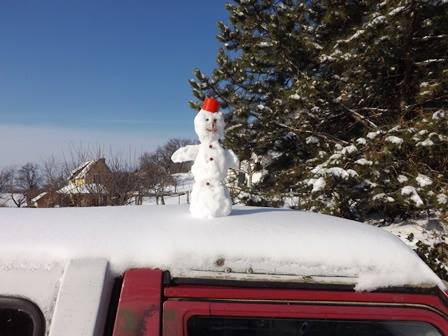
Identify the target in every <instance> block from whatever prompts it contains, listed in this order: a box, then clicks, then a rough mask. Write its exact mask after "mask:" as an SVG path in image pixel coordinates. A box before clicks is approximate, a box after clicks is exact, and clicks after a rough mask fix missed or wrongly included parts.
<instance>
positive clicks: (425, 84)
mask: <svg viewBox="0 0 448 336" xmlns="http://www.w3.org/2000/svg"><path fill="white" fill-rule="evenodd" d="M227 9H228V12H229V22H230V23H229V25H226V24H225V23H223V22H220V23H219V24H218V28H219V35H218V39H219V40H220V41H221V42H222V43H223V47H222V48H221V49H220V50H219V51H218V56H217V66H216V69H215V70H214V71H213V73H212V74H210V76H206V75H205V74H203V73H202V72H201V71H200V70H196V71H195V79H193V80H191V81H190V83H191V85H192V88H193V94H194V96H195V97H196V98H197V99H198V101H195V102H191V105H192V107H193V108H198V107H199V106H200V101H201V100H203V98H204V97H205V96H206V95H213V96H216V97H218V98H219V99H220V100H221V101H222V102H223V103H224V106H223V107H224V108H226V109H227V112H228V114H227V117H228V128H227V132H226V144H227V145H228V146H229V147H231V148H232V149H233V150H235V151H236V152H237V153H238V155H239V157H240V158H241V159H242V160H243V161H242V170H243V171H244V172H245V176H240V177H239V179H238V181H239V191H240V194H239V196H240V198H241V199H242V200H243V201H245V202H246V203H248V204H262V205H280V204H282V203H283V200H284V199H285V198H290V199H293V200H295V204H294V203H293V204H290V205H292V206H296V207H298V208H305V209H311V210H314V211H320V212H326V213H331V214H336V215H340V216H344V217H348V218H357V219H365V218H366V217H367V216H369V215H371V214H372V213H375V212H377V213H378V212H379V213H380V214H382V215H384V216H386V217H391V218H392V217H394V216H395V215H398V214H403V213H405V214H406V215H412V214H415V213H419V212H421V211H422V209H433V208H435V209H438V210H439V211H446V203H447V202H446V201H444V200H445V199H446V195H447V185H448V181H447V168H446V167H447V161H446V158H445V157H444V154H443V153H444V152H445V151H446V150H445V149H446V137H447V136H448V130H447V121H446V114H447V112H446V110H447V108H448V54H447V50H448V3H446V2H445V1H442V0H389V1H383V2H378V1H373V0H372V1H370V0H364V1H342V0H341V1H335V0H322V1H298V0H281V1H275V2H274V1H269V0H239V1H235V2H234V3H232V4H228V5H227ZM374 134H376V136H374ZM423 138H424V139H423ZM429 143H432V145H427V144H429ZM419 144H420V145H419ZM255 175H257V178H256V179H255V181H254V179H253V176H255ZM400 176H404V177H406V178H407V179H408V180H407V181H408V182H407V183H405V182H400V181H404V178H402V177H400ZM419 176H420V177H419ZM244 177H245V179H246V180H245V181H244ZM423 180H426V182H422V181H423ZM419 181H420V182H419ZM429 181H431V183H430V184H428V183H429ZM424 184H426V185H424ZM406 187H408V188H406ZM403 188H404V190H403ZM417 197H418V198H419V199H420V201H421V202H420V201H416V200H417ZM391 199H393V200H394V201H391Z"/></svg>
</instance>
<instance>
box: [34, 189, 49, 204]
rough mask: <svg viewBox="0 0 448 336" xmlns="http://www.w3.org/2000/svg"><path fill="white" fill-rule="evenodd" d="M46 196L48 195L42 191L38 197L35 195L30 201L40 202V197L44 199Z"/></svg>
mask: <svg viewBox="0 0 448 336" xmlns="http://www.w3.org/2000/svg"><path fill="white" fill-rule="evenodd" d="M46 194H48V192H46V191H44V192H42V193H40V194H39V195H37V196H36V197H34V198H32V199H31V202H32V203H35V202H37V201H38V200H40V199H41V198H42V197H44V196H45V195H46Z"/></svg>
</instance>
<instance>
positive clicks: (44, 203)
mask: <svg viewBox="0 0 448 336" xmlns="http://www.w3.org/2000/svg"><path fill="white" fill-rule="evenodd" d="M111 174H112V173H111V171H110V169H109V167H108V166H107V164H106V160H105V159H104V158H100V159H97V160H90V161H86V162H84V163H83V164H81V165H80V166H78V167H77V168H75V169H73V170H72V171H71V172H70V176H69V178H68V183H67V185H66V186H64V187H62V188H61V189H59V190H56V191H47V192H43V193H41V194H39V195H38V196H36V197H35V198H33V200H32V203H33V205H34V206H35V207H37V208H49V207H60V206H98V205H105V204H106V198H107V192H106V187H105V184H107V182H108V181H109V180H110V177H111Z"/></svg>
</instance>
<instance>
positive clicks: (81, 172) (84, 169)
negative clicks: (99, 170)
mask: <svg viewBox="0 0 448 336" xmlns="http://www.w3.org/2000/svg"><path fill="white" fill-rule="evenodd" d="M101 160H104V159H98V160H90V161H86V162H84V163H82V164H81V165H80V166H78V167H77V168H75V169H73V170H72V171H71V172H70V177H69V178H68V179H69V180H72V179H74V178H83V177H85V176H86V174H87V173H88V172H89V170H90V169H91V168H92V167H93V166H94V165H95V163H97V162H98V161H101Z"/></svg>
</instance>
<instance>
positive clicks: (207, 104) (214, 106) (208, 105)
mask: <svg viewBox="0 0 448 336" xmlns="http://www.w3.org/2000/svg"><path fill="white" fill-rule="evenodd" d="M202 109H203V110H205V111H207V112H211V113H215V112H218V110H219V101H217V100H216V99H215V98H211V97H207V98H205V100H204V102H203V103H202Z"/></svg>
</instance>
